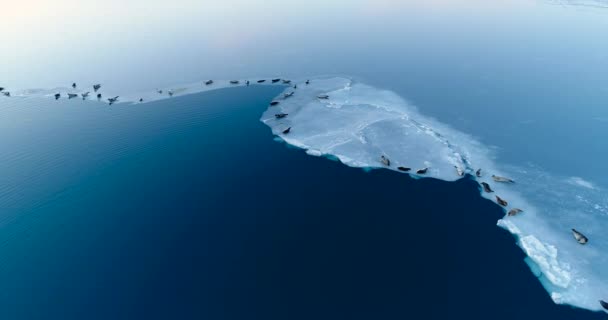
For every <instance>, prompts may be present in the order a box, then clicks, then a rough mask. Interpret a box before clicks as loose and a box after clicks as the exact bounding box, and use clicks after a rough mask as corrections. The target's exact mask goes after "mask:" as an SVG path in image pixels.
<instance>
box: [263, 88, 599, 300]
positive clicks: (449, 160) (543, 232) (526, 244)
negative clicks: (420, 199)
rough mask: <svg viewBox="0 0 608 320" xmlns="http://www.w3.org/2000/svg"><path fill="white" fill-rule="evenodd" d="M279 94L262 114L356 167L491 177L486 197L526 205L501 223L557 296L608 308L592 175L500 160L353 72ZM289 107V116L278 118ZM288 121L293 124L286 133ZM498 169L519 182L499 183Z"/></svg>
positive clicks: (279, 129)
mask: <svg viewBox="0 0 608 320" xmlns="http://www.w3.org/2000/svg"><path fill="white" fill-rule="evenodd" d="M291 91H292V90H289V92H291ZM285 93H287V92H285ZM277 101H280V103H279V104H276V105H274V106H269V107H268V110H266V112H265V113H264V114H263V115H262V117H261V121H262V122H264V123H265V124H267V125H268V126H269V127H270V128H271V129H272V131H273V133H274V134H275V135H277V136H279V137H280V138H281V139H282V140H284V141H285V142H287V143H289V144H290V145H293V146H297V147H299V148H302V149H304V150H306V152H307V153H308V154H310V155H314V156H332V157H336V158H338V159H339V160H340V161H341V162H343V163H344V164H346V165H348V166H352V167H361V168H385V169H388V170H394V171H397V172H400V173H403V174H410V175H412V176H413V177H433V178H437V179H442V180H447V181H453V180H457V179H460V178H461V174H463V173H469V174H471V176H472V177H474V178H475V179H477V180H478V181H479V182H480V183H481V182H485V183H487V184H488V185H489V186H491V189H492V190H493V192H484V191H483V190H482V188H481V187H480V192H481V194H482V196H483V197H486V198H487V199H489V200H491V201H494V202H497V198H496V196H497V195H498V196H499V197H500V198H502V199H505V200H506V201H508V205H507V206H506V207H505V214H506V213H507V212H508V211H509V210H512V209H514V208H521V209H523V212H520V213H518V214H517V215H514V216H507V215H505V217H504V218H503V219H500V220H499V221H498V222H497V225H498V226H500V227H502V228H504V229H506V230H508V231H510V232H511V233H513V234H514V235H515V236H516V238H517V243H518V245H519V246H520V247H521V248H522V250H523V251H524V252H525V253H526V254H527V256H528V258H527V259H526V262H527V263H528V264H529V265H530V268H531V270H532V272H534V274H535V275H537V277H538V278H539V280H540V281H541V283H542V284H543V286H544V287H545V289H546V290H547V291H548V293H549V294H550V296H551V297H552V299H553V300H554V301H555V302H556V303H564V304H570V305H573V306H577V307H581V308H586V309H590V310H602V307H601V305H600V304H599V303H598V300H599V299H606V298H608V256H607V255H608V232H606V231H607V230H608V211H607V208H608V200H606V197H605V195H606V193H605V190H603V189H602V188H600V187H599V186H597V185H596V184H594V183H593V182H590V181H588V180H585V179H584V178H582V177H569V178H568V177H559V176H556V175H552V174H548V173H547V172H544V171H543V170H541V169H539V168H535V167H532V166H530V165H526V166H521V167H517V166H510V165H506V164H505V165H500V163H499V161H497V160H496V159H495V156H494V153H493V152H492V149H491V148H488V147H485V146H483V145H482V144H480V143H479V142H477V141H476V140H475V139H474V138H473V137H471V136H469V135H467V134H465V133H462V132H459V131H457V130H454V129H452V128H451V127H449V126H448V125H446V124H443V123H440V122H438V121H436V120H434V119H432V118H429V117H426V116H424V115H423V114H421V113H420V112H419V111H418V110H417V108H415V107H414V106H412V105H410V104H409V103H407V101H405V100H404V99H402V98H401V97H399V96H398V95H397V94H395V93H393V92H391V91H386V90H380V89H377V88H374V87H372V86H368V85H365V84H363V83H359V82H356V81H352V80H350V79H346V78H327V79H314V80H312V81H311V82H310V84H308V85H306V84H304V83H302V84H299V86H298V89H297V90H295V94H294V95H293V96H290V97H289V98H288V99H285V98H284V95H283V94H281V95H280V96H279V97H277ZM280 113H284V114H287V116H286V117H283V118H277V117H276V116H275V115H276V114H280ZM286 128H291V130H289V131H288V132H287V133H283V132H284V130H285V129H286ZM383 157H384V158H383ZM386 159H388V160H390V165H389V163H388V161H386ZM398 167H407V168H411V169H412V170H410V171H407V172H403V171H400V170H398ZM421 168H428V171H427V173H426V174H422V175H419V174H417V173H416V171H417V170H418V169H421ZM479 168H481V169H482V171H481V174H480V176H477V175H476V171H477V169H479ZM492 175H496V176H501V177H508V178H510V179H513V180H514V181H515V183H505V182H500V181H499V182H497V181H495V179H493V178H492ZM501 181H502V180H501ZM572 228H576V229H577V230H580V231H581V232H583V233H584V234H585V235H587V236H588V237H589V243H588V244H586V245H581V244H579V243H578V242H577V241H576V240H575V239H574V238H573V236H572V232H571V229H572Z"/></svg>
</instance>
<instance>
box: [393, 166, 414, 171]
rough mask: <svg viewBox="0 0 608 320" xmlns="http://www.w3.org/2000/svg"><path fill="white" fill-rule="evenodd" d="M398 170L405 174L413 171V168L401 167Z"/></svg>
mask: <svg viewBox="0 0 608 320" xmlns="http://www.w3.org/2000/svg"><path fill="white" fill-rule="evenodd" d="M397 170H399V171H403V172H408V171H410V170H412V168H408V167H399V168H397Z"/></svg>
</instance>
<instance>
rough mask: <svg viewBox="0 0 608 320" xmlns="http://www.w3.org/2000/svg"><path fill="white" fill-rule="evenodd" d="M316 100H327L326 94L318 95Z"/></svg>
mask: <svg viewBox="0 0 608 320" xmlns="http://www.w3.org/2000/svg"><path fill="white" fill-rule="evenodd" d="M317 98H319V99H329V96H328V95H326V94H320V95H318V96H317Z"/></svg>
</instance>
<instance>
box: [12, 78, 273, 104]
mask: <svg viewBox="0 0 608 320" xmlns="http://www.w3.org/2000/svg"><path fill="white" fill-rule="evenodd" d="M260 79H266V81H265V82H263V83H258V82H257V81H258V80H260ZM271 79H272V78H271V77H266V78H255V79H238V80H213V83H211V84H206V82H207V81H208V80H200V81H197V82H191V83H183V84H177V85H172V86H167V87H159V88H155V89H153V90H145V91H140V92H119V91H106V90H105V87H104V86H103V84H102V86H101V88H100V89H99V91H98V92H93V85H81V86H78V87H77V88H76V89H74V88H70V87H56V88H52V89H27V90H18V91H13V92H12V96H13V97H14V98H18V97H27V98H30V97H46V98H53V99H54V95H55V94H56V93H60V94H61V99H67V96H68V94H78V97H77V98H75V99H82V96H81V94H83V93H86V92H90V95H89V96H88V97H87V98H86V100H90V101H97V97H96V96H97V93H101V94H102V98H101V102H104V103H108V98H112V97H116V96H118V97H119V98H118V103H139V101H140V99H142V100H143V101H142V102H144V103H146V102H152V101H158V100H163V99H169V98H171V97H177V96H184V95H188V94H194V93H200V92H208V91H212V90H217V89H223V88H229V87H243V86H246V85H247V81H249V83H250V85H283V82H282V80H281V81H279V82H276V83H272V81H271ZM231 81H238V83H231Z"/></svg>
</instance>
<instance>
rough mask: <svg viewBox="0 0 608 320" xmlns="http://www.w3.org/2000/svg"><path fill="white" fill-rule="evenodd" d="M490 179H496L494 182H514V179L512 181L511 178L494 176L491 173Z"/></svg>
mask: <svg viewBox="0 0 608 320" xmlns="http://www.w3.org/2000/svg"><path fill="white" fill-rule="evenodd" d="M492 179H494V181H496V182H506V183H514V182H515V181H513V180H511V179H509V178H505V177H500V176H495V175H492Z"/></svg>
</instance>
